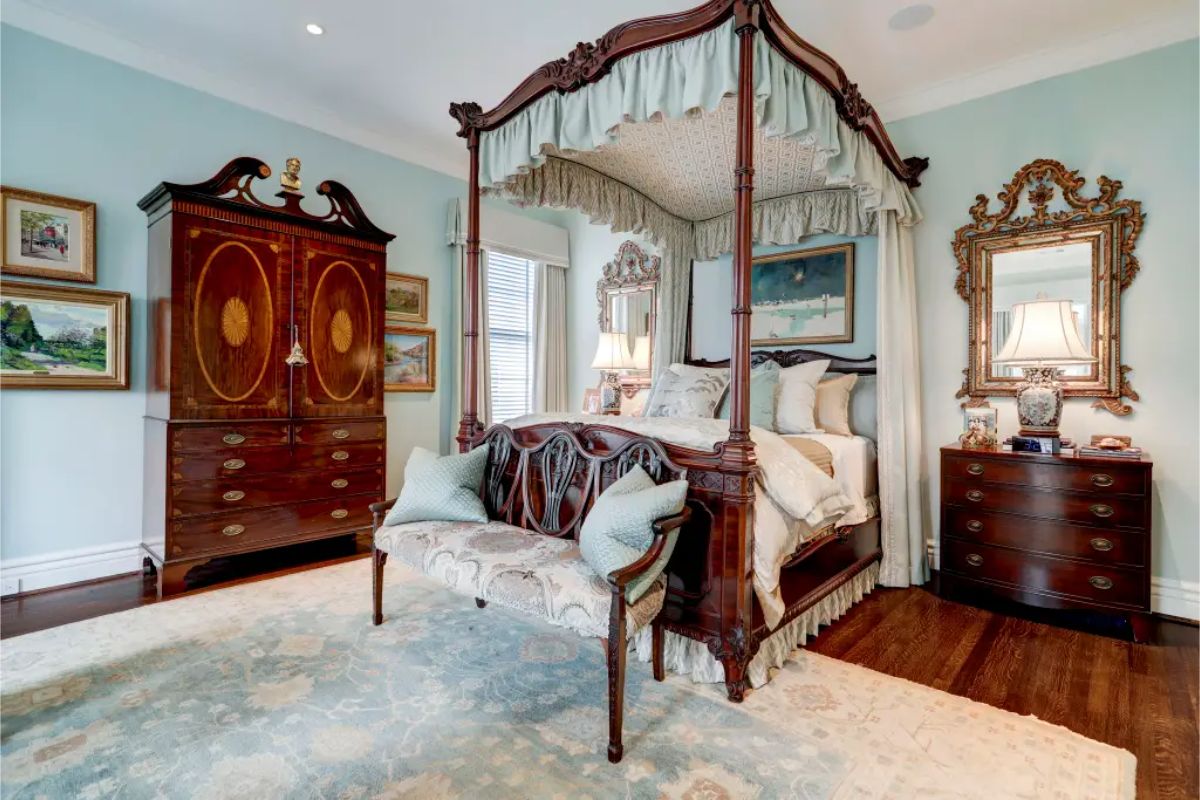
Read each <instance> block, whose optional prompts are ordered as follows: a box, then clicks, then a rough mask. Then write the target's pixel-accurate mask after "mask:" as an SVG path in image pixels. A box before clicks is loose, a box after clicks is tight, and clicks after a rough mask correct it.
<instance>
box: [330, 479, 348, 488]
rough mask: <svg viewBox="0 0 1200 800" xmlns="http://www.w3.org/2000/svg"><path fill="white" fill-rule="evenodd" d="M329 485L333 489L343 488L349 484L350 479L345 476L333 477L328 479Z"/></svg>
mask: <svg viewBox="0 0 1200 800" xmlns="http://www.w3.org/2000/svg"><path fill="white" fill-rule="evenodd" d="M329 485H330V486H332V487H333V488H335V489H345V488H346V487H347V486H349V485H350V481H348V480H346V479H345V478H334V479H333V480H332V481H330V483H329Z"/></svg>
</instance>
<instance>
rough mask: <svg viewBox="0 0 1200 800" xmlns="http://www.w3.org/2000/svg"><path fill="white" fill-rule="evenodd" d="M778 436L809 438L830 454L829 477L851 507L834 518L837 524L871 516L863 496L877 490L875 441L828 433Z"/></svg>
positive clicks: (858, 521)
mask: <svg viewBox="0 0 1200 800" xmlns="http://www.w3.org/2000/svg"><path fill="white" fill-rule="evenodd" d="M782 438H784V439H809V440H811V441H814V442H816V443H817V444H819V445H821V446H823V447H824V448H825V449H827V450H828V451H829V453H830V455H832V456H833V479H834V480H835V481H836V482H837V484H838V486H839V487H841V489H842V492H843V493H845V495H846V496H847V497H849V498H850V500H851V501H852V503H853V508H851V509H850V510H849V511H847V512H846V515H845V516H844V517H842V518H841V519H840V520H838V525H857V524H859V523H860V522H866V521H867V519H869V518H870V517H871V512H870V510H869V504H868V502H867V498H868V497H871V496H872V495H874V494H876V493H877V492H878V491H879V490H878V486H879V478H878V475H877V473H876V470H877V469H878V467H877V465H876V458H877V454H876V451H875V442H873V441H871V440H870V439H868V438H867V437H865V436H836V435H834V434H829V433H803V434H789V435H787V436H784V437H782Z"/></svg>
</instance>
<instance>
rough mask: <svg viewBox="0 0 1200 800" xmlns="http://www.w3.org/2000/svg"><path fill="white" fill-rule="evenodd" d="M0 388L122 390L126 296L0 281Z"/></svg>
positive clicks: (125, 376) (126, 365) (125, 359)
mask: <svg viewBox="0 0 1200 800" xmlns="http://www.w3.org/2000/svg"><path fill="white" fill-rule="evenodd" d="M0 387H2V388H4V389H128V388H129V295H128V294H125V293H124V292H105V291H101V290H99V289H83V288H75V287H71V286H47V285H44V284H33V283H17V282H14V281H4V282H0Z"/></svg>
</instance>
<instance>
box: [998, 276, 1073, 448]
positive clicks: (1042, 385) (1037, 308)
mask: <svg viewBox="0 0 1200 800" xmlns="http://www.w3.org/2000/svg"><path fill="white" fill-rule="evenodd" d="M1012 320H1013V322H1012V330H1011V331H1010V332H1009V334H1008V339H1007V340H1006V341H1005V342H1004V347H1003V348H1002V349H1001V351H1000V354H999V355H998V356H996V357H995V358H993V359H992V363H994V364H1008V365H1011V366H1017V367H1024V368H1025V380H1024V381H1022V382H1021V383H1020V384H1019V385H1018V386H1017V418H1018V420H1019V421H1020V423H1021V435H1022V436H1043V437H1044V436H1051V437H1057V436H1058V424H1059V421H1060V420H1061V419H1062V407H1063V392H1062V383H1061V382H1060V381H1059V368H1060V367H1066V366H1071V365H1074V364H1092V363H1095V361H1096V359H1095V358H1094V357H1093V356H1092V354H1091V353H1090V352H1088V349H1087V347H1086V346H1085V345H1084V343H1083V340H1082V338H1081V337H1080V335H1079V327H1078V325H1076V324H1075V317H1074V315H1073V314H1072V313H1071V301H1070V300H1046V299H1043V298H1038V299H1037V300H1031V301H1029V302H1026V303H1017V304H1015V305H1014V306H1013V310H1012Z"/></svg>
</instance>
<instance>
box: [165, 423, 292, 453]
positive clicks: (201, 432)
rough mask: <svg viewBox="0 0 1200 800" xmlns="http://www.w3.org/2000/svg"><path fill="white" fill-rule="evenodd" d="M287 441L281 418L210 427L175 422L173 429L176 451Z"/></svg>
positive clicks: (172, 440)
mask: <svg viewBox="0 0 1200 800" xmlns="http://www.w3.org/2000/svg"><path fill="white" fill-rule="evenodd" d="M287 443H288V426H287V425H286V424H283V423H278V422H245V423H241V422H228V423H221V424H220V425H213V426H211V427H201V426H198V425H176V426H174V427H173V428H172V431H171V449H172V450H173V451H174V452H177V453H181V452H189V451H196V452H208V451H212V450H227V449H229V448H231V447H267V446H270V445H284V444H287Z"/></svg>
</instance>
